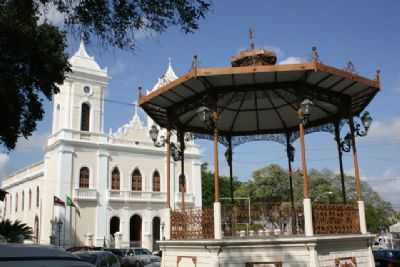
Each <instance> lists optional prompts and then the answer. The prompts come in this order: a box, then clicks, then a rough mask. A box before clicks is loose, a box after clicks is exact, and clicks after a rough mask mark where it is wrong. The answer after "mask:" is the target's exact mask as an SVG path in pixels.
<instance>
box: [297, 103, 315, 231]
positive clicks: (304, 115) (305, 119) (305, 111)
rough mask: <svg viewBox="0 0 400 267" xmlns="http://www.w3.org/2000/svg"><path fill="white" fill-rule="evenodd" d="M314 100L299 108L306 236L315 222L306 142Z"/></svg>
mask: <svg viewBox="0 0 400 267" xmlns="http://www.w3.org/2000/svg"><path fill="white" fill-rule="evenodd" d="M312 105H313V102H312V101H311V100H310V99H304V100H303V102H301V104H300V108H299V110H298V115H299V120H300V123H299V132H300V148H301V163H302V168H303V180H304V187H303V194H304V199H303V209H304V226H305V227H304V228H305V229H304V230H305V231H304V232H305V235H306V236H313V235H314V229H313V222H312V207H311V199H310V195H309V180H308V173H307V163H306V150H305V142H304V125H306V124H307V123H309V121H310V117H311V106H312Z"/></svg>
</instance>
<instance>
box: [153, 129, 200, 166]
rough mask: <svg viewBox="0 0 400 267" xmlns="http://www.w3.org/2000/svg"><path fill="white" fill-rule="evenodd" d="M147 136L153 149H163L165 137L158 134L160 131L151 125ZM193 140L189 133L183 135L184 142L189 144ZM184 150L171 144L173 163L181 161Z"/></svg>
mask: <svg viewBox="0 0 400 267" xmlns="http://www.w3.org/2000/svg"><path fill="white" fill-rule="evenodd" d="M149 135H150V138H151V140H152V141H153V144H154V146H155V147H163V146H165V143H166V137H165V135H164V134H160V130H159V129H158V127H157V126H156V125H155V124H153V125H152V126H151V128H150V130H149ZM192 139H193V136H192V135H191V134H190V133H185V136H184V141H185V142H189V141H191V140H192ZM183 150H184V148H182V147H181V146H180V145H178V144H176V143H174V142H171V156H172V158H173V159H174V161H179V160H181V159H182V153H183Z"/></svg>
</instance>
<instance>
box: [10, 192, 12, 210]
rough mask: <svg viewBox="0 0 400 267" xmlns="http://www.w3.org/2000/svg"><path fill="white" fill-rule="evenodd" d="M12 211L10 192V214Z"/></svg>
mask: <svg viewBox="0 0 400 267" xmlns="http://www.w3.org/2000/svg"><path fill="white" fill-rule="evenodd" d="M11 213H12V195H11V194H10V214H11Z"/></svg>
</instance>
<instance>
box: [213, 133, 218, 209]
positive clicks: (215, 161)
mask: <svg viewBox="0 0 400 267" xmlns="http://www.w3.org/2000/svg"><path fill="white" fill-rule="evenodd" d="M218 164H219V163H218V129H217V127H215V128H214V202H219V168H218Z"/></svg>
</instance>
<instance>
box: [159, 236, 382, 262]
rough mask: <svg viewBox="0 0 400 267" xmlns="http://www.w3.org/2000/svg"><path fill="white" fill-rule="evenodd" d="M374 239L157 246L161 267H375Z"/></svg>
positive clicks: (295, 238) (266, 239)
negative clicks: (159, 250)
mask: <svg viewBox="0 0 400 267" xmlns="http://www.w3.org/2000/svg"><path fill="white" fill-rule="evenodd" d="M373 238H374V236H373V235H371V234H363V235H361V234H360V235H329V236H328V235H325V236H312V237H305V236H286V237H264V238H259V239H258V238H257V239H256V238H254V239H222V240H175V241H174V240H164V241H160V242H159V244H160V248H161V250H162V253H163V254H162V263H161V267H191V266H195V267H222V266H224V267H225V266H226V267H275V266H276V267H286V266H297V267H301V266H304V267H306V266H307V267H308V266H310V267H317V266H318V267H325V266H326V267H328V266H329V267H336V266H357V267H364V266H365V267H374V266H375V264H374V258H373V255H372V249H371V241H372V240H373ZM345 264H350V265H345Z"/></svg>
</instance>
